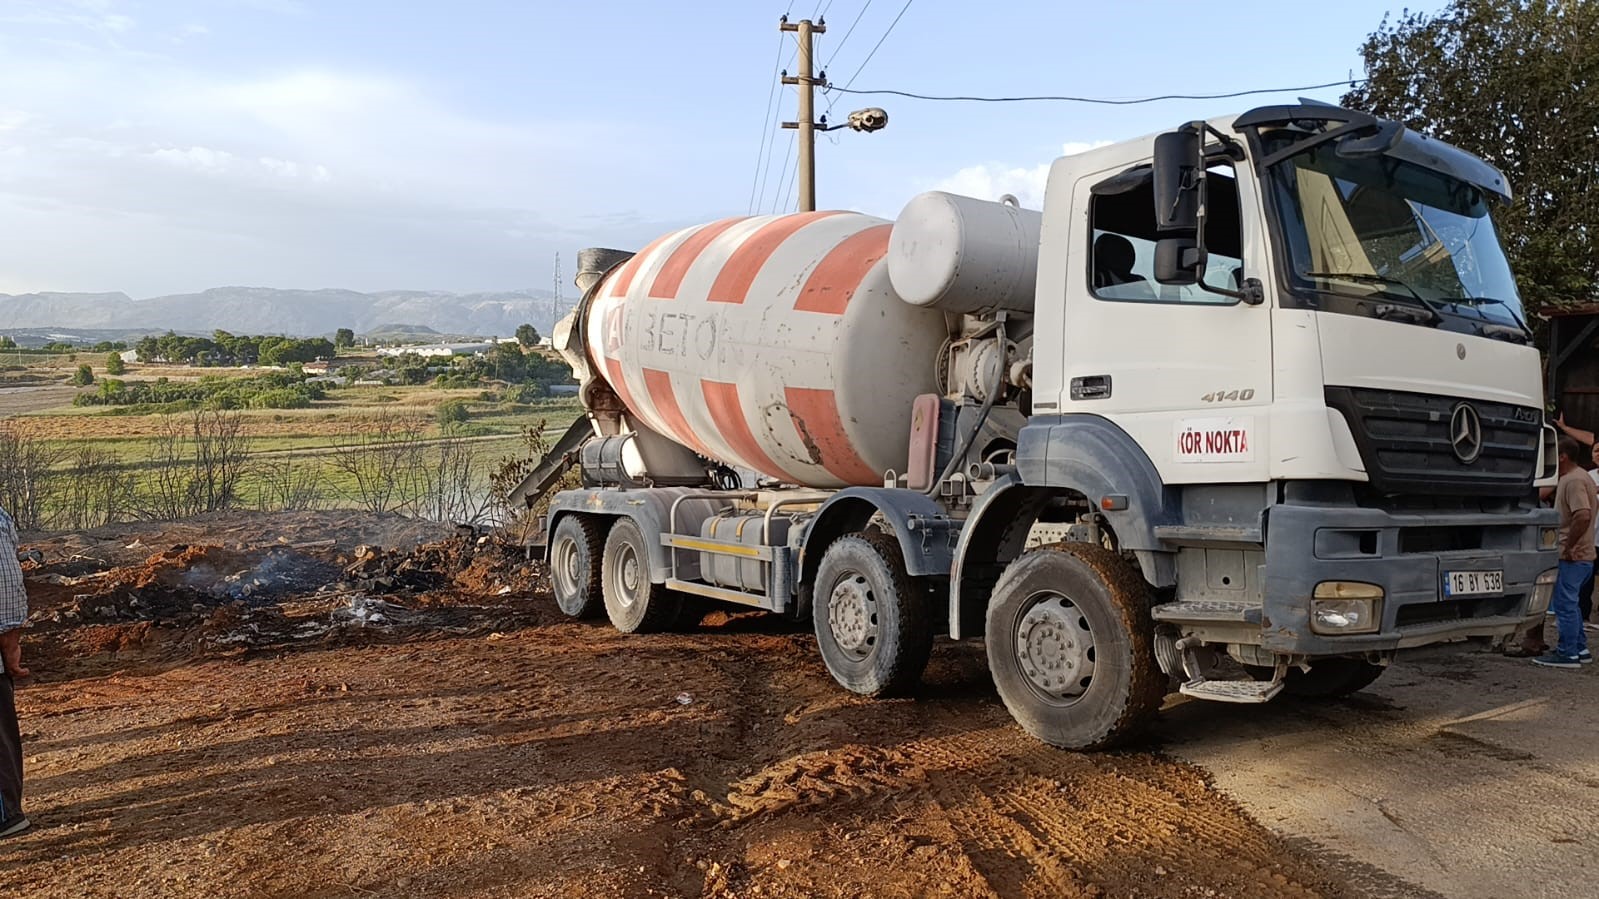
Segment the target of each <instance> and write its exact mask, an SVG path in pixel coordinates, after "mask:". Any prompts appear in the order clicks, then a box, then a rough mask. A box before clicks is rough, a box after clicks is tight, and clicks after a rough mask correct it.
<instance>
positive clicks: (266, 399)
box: [250, 387, 311, 409]
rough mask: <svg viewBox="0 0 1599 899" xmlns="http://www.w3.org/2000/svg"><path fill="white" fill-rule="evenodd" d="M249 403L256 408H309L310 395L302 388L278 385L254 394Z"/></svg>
mask: <svg viewBox="0 0 1599 899" xmlns="http://www.w3.org/2000/svg"><path fill="white" fill-rule="evenodd" d="M250 405H251V406H253V407H254V408H257V409H309V408H311V397H310V396H309V395H308V394H307V393H306V392H305V391H303V390H295V389H294V388H292V387H279V388H277V389H275V390H268V391H265V392H262V393H258V394H256V396H255V399H253V400H251V402H250Z"/></svg>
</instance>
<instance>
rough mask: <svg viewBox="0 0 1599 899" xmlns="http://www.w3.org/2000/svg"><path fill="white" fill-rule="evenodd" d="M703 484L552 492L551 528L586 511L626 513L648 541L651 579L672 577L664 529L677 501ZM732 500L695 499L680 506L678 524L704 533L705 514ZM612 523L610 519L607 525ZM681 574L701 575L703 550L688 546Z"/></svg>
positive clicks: (547, 550) (682, 531)
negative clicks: (701, 530) (563, 519)
mask: <svg viewBox="0 0 1599 899" xmlns="http://www.w3.org/2000/svg"><path fill="white" fill-rule="evenodd" d="M704 492H705V490H704V489H703V488H695V487H657V488H652V489H649V490H615V489H606V488H601V487H595V488H590V489H586V490H563V491H561V492H560V493H557V494H555V496H553V497H551V498H550V511H549V518H548V522H547V525H548V528H549V530H548V531H546V533H549V534H554V533H555V526H556V525H557V524H559V523H560V521H561V518H562V517H563V516H566V515H571V514H573V513H575V512H583V513H587V514H590V515H597V516H602V517H606V518H619V517H622V516H626V517H628V518H631V519H633V521H634V522H635V523H636V524H638V527H639V530H640V531H642V532H643V533H644V542H645V543H646V544H648V550H649V562H650V580H651V581H652V582H654V583H657V584H664V583H666V580H667V578H669V577H671V573H672V557H671V555H670V553H671V550H669V549H667V548H666V547H665V546H662V545H661V535H663V534H665V533H666V532H667V529H668V523H669V521H670V518H671V514H672V503H674V502H676V501H677V498H678V497H680V496H682V495H684V494H687V493H704ZM730 503H731V501H730V500H716V499H690V500H684V501H683V504H682V505H681V506H678V508H677V530H678V533H680V534H698V533H699V532H700V524H701V523H702V522H704V521H705V519H707V518H709V517H711V516H712V515H715V514H716V513H717V512H718V511H720V510H721V509H723V508H726V507H727V506H728V505H730ZM607 526H609V525H607ZM544 561H545V563H546V564H548V563H549V561H550V547H549V545H548V541H546V545H545V547H544ZM677 562H678V564H677V571H678V577H681V578H683V579H685V580H691V579H693V578H697V577H699V571H700V560H699V554H698V553H695V552H688V551H683V552H682V555H680V556H679V557H678V560H677Z"/></svg>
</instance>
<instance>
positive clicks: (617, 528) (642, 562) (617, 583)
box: [600, 518, 683, 634]
mask: <svg viewBox="0 0 1599 899" xmlns="http://www.w3.org/2000/svg"><path fill="white" fill-rule="evenodd" d="M600 583H601V585H602V588H601V590H600V592H601V593H602V594H603V595H604V596H605V614H606V615H608V616H610V619H611V624H613V625H615V626H616V629H617V630H619V631H621V632H622V633H624V634H643V633H649V632H651V631H661V630H665V629H667V628H668V627H671V626H672V623H673V622H675V621H677V616H678V612H680V611H681V610H682V607H683V597H682V596H680V595H679V594H677V593H674V592H672V591H671V590H668V589H666V585H665V584H656V583H653V582H651V581H650V555H649V549H648V548H647V547H646V546H645V543H644V534H643V532H641V531H640V530H639V526H638V524H636V523H635V522H634V521H633V519H631V518H618V519H617V520H616V524H614V525H612V526H611V533H610V536H608V537H606V538H605V560H604V562H603V563H602V564H601V566H600Z"/></svg>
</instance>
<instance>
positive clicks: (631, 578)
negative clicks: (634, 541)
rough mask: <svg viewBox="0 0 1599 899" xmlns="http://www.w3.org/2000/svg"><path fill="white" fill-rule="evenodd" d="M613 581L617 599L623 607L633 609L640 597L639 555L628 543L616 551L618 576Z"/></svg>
mask: <svg viewBox="0 0 1599 899" xmlns="http://www.w3.org/2000/svg"><path fill="white" fill-rule="evenodd" d="M612 580H613V581H614V583H613V586H614V587H615V588H616V591H615V592H616V596H617V599H619V600H620V601H621V603H622V605H623V606H625V607H627V608H632V606H633V603H634V602H635V600H636V599H637V596H638V584H639V566H638V553H635V552H634V551H633V547H632V546H630V545H628V544H626V543H624V544H622V545H621V546H619V547H617V549H616V576H615V577H614V578H613V579H612Z"/></svg>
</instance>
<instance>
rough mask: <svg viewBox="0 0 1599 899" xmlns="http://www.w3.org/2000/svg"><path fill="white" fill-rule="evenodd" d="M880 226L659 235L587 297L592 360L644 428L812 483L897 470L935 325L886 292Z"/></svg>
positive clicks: (941, 325) (863, 481) (855, 218)
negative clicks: (591, 296) (658, 237)
mask: <svg viewBox="0 0 1599 899" xmlns="http://www.w3.org/2000/svg"><path fill="white" fill-rule="evenodd" d="M890 227H891V226H890V225H889V223H887V222H885V221H883V220H881V219H878V218H874V217H871V216H866V215H860V214H857V213H849V212H807V213H799V214H796V215H785V216H758V217H754V218H732V219H724V220H722V221H719V222H714V223H712V224H709V225H702V226H699V227H695V228H687V229H684V230H682V231H676V232H673V233H671V234H668V235H666V236H664V237H662V238H660V239H658V240H656V241H655V242H653V243H651V244H650V245H648V246H647V247H645V248H644V249H643V250H642V251H640V252H639V253H638V255H636V256H634V257H633V258H632V259H630V260H629V261H628V262H627V263H625V264H623V265H622V266H620V267H618V268H617V269H616V270H614V271H613V272H611V273H610V275H609V276H607V278H606V280H605V282H604V283H602V284H600V285H599V286H598V288H597V289H596V292H595V295H594V299H593V301H592V303H591V305H590V307H589V310H588V315H587V328H586V337H587V341H588V352H589V356H590V359H592V360H593V361H594V362H595V363H596V368H597V369H598V370H599V372H600V373H601V374H602V376H603V377H604V378H605V380H606V382H607V383H609V384H610V385H611V386H612V388H614V389H615V391H616V393H617V395H618V396H619V397H621V399H622V402H623V403H625V404H626V405H627V407H628V409H629V410H630V411H632V412H633V413H634V414H635V415H636V416H637V417H638V418H639V419H640V420H641V421H642V422H643V423H644V424H645V425H647V426H649V427H650V428H652V429H653V430H656V431H658V432H660V433H661V434H664V435H666V436H667V437H669V438H671V439H672V440H675V441H677V442H679V443H681V444H683V445H685V446H688V447H690V448H692V449H694V450H695V451H697V452H699V453H701V454H702V455H705V456H708V457H710V458H713V459H718V460H721V461H722V462H726V463H729V464H732V465H737V466H742V467H746V468H751V469H754V470H755V471H758V472H761V473H762V474H766V475H768V476H771V477H774V478H778V479H780V480H783V481H786V482H790V483H796V484H803V485H807V486H813V487H845V486H850V485H872V484H880V483H881V482H882V476H883V472H884V471H886V470H888V469H894V470H896V471H904V469H905V465H906V461H907V446H908V443H907V441H908V437H909V433H910V418H911V403H912V401H913V400H914V399H915V397H916V396H917V395H919V394H923V393H933V392H936V390H937V388H936V386H935V381H934V365H935V360H936V358H937V354H938V349H939V346H940V345H941V344H942V342H943V341H944V338H945V337H946V335H947V329H946V325H945V320H944V316H943V314H942V313H940V312H938V311H937V310H934V309H925V308H920V307H917V306H912V305H909V304H907V303H904V302H902V301H901V300H900V298H899V297H898V296H897V295H896V294H895V293H894V291H893V289H892V288H891V286H890V284H889V278H888V268H887V265H886V264H885V262H884V256H885V255H886V254H887V252H888V242H889V229H890Z"/></svg>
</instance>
